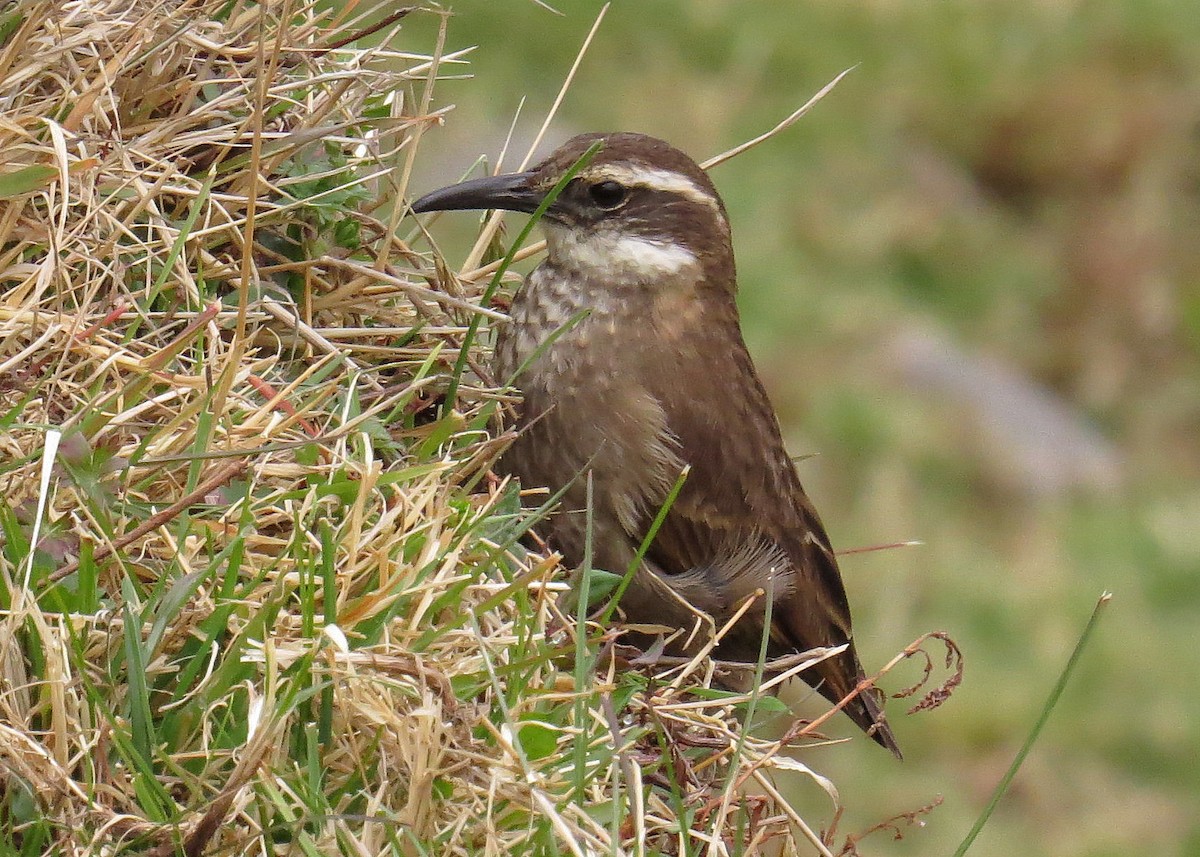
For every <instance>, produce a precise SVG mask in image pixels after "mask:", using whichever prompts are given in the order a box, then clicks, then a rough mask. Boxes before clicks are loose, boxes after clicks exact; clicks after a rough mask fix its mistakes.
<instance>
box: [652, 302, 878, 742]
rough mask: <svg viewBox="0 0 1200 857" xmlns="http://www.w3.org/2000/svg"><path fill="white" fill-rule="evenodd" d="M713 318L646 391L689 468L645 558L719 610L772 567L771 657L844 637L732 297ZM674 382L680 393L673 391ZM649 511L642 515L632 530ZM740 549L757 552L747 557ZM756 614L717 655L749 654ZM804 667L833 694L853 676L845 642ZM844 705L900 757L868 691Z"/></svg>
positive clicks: (838, 597)
mask: <svg viewBox="0 0 1200 857" xmlns="http://www.w3.org/2000/svg"><path fill="white" fill-rule="evenodd" d="M713 316H714V313H712V312H711V311H710V313H709V314H708V317H707V318H706V322H707V325H706V329H705V330H704V331H693V333H694V334H695V336H694V337H692V338H690V339H688V340H687V341H686V346H685V347H684V348H682V349H678V350H677V352H676V358H675V359H676V361H677V363H676V364H675V365H674V366H671V367H664V369H666V370H668V371H663V372H661V373H658V375H657V378H658V380H657V382H656V383H657V384H658V385H659V388H658V389H656V390H654V391H653V393H654V395H656V397H657V398H658V400H659V401H660V403H661V404H662V407H663V409H664V411H665V412H666V416H667V425H668V427H669V429H670V431H671V432H672V433H673V434H674V435H675V438H676V440H677V441H678V443H679V448H680V457H681V458H682V459H683V460H684V461H685V462H687V463H688V464H689V465H691V472H690V473H689V476H688V479H687V481H686V482H685V483H684V486H683V488H682V489H681V491H680V494H679V496H678V498H677V499H676V501H675V503H674V504H673V505H672V506H671V508H670V510H669V511H668V513H667V516H666V518H665V519H664V521H663V524H662V526H661V528H660V529H659V531H658V533H657V535H656V536H655V539H654V541H653V543H652V544H651V546H650V548H649V551H648V553H647V558H648V559H649V560H650V561H651V563H652V564H653V565H654V566H656V567H657V568H658V569H659V570H660V571H661V572H662V573H663V575H664V576H666V577H667V578H668V579H670V576H671V575H675V576H677V579H679V580H687V581H688V583H689V584H690V585H705V582H704V581H705V578H706V577H707V579H708V584H707V585H708V586H709V587H719V588H720V589H721V590H722V591H723V592H725V593H726V595H727V597H726V598H725V599H724V601H725V603H724V606H725V607H726V608H727V609H728V610H730V611H732V610H733V609H734V608H735V607H736V606H737V604H738V603H739V602H740V600H741V598H742V597H744V596H745V595H747V594H749V593H750V592H752V591H753V590H754V589H756V588H759V587H762V588H763V589H764V590H766V589H767V586H768V585H769V582H770V578H771V576H772V573H774V575H775V579H774V581H773V583H771V584H770V585H773V587H774V592H775V600H774V604H773V607H772V629H771V642H770V644H769V653H770V655H771V656H772V657H776V656H780V655H784V654H788V653H791V652H795V651H804V650H806V649H810V648H813V647H817V646H835V645H840V644H842V643H846V642H850V640H851V628H850V608H849V604H848V602H847V599H846V591H845V588H844V586H843V584H842V579H841V574H840V572H839V571H838V567H837V561H836V559H835V558H834V555H833V552H832V550H831V548H830V546H829V540H828V537H827V536H826V534H825V529H824V527H823V526H822V524H821V520H820V518H819V517H818V516H817V513H816V510H815V509H814V508H813V506H812V503H811V502H810V501H809V499H808V497H807V496H806V495H805V494H804V491H803V488H802V487H801V485H800V480H799V477H798V476H797V475H796V470H795V466H794V465H793V463H792V461H791V459H790V458H789V457H788V455H787V452H786V450H785V448H784V445H783V440H782V437H781V435H780V431H779V423H778V420H777V418H776V416H775V412H774V409H773V408H772V407H771V404H770V401H769V400H768V398H767V395H766V391H765V390H764V389H763V387H762V384H761V382H760V381H759V380H758V376H757V373H756V372H755V371H754V367H753V364H752V363H751V360H750V355H749V353H748V352H747V350H746V347H745V345H744V343H743V341H742V338H741V333H740V329H739V327H738V322H737V315H736V309H734V308H733V307H732V299H730V301H729V308H728V309H727V310H726V317H725V319H724V320H723V321H724V325H721V324H718V323H716V322H718V319H716V318H714V317H713ZM681 390H686V391H687V394H686V395H680V393H681ZM654 511H655V510H650V512H649V513H648V515H649V517H647V519H646V520H645V521H643V522H642V526H643V532H644V531H645V528H648V527H649V525H650V523H651V522H652V520H653V517H652V516H653V513H654ZM747 557H750V558H752V559H753V558H754V557H758V558H759V561H757V562H755V561H750V562H747V561H746V559H747ZM781 565H782V566H786V568H780V566H781ZM698 572H703V573H702V574H698ZM684 594H686V592H685V593H684ZM755 616H757V620H755V618H754V617H755ZM717 618H718V620H720V619H722V618H724V617H721V616H718V617H717ZM762 620H763V614H762V612H761V611H756V613H754V614H750V615H748V616H747V617H746V618H745V619H743V620H742V622H741V623H739V633H735V634H732V635H730V636H729V637H728V638H726V641H725V642H724V643H723V644H722V647H721V649H720V650H719V653H720V654H721V655H722V656H724V657H727V658H730V659H733V660H748V661H752V660H756V659H757V657H758V653H759V649H760V641H761V634H762ZM813 672H814V673H816V674H815V675H812V676H809V677H808V680H809V682H810V683H812V684H814V685H815V686H816V687H817V689H818V690H819V691H820V692H821V693H822V694H823V695H824V696H825V697H826V698H828V699H829V700H831V701H833V702H837V701H840V700H841V699H842V698H843V697H845V696H846V695H848V694H849V693H850V692H851V691H852V690H853V689H854V686H855V685H856V683H857V682H858V681H859V680H860V679H861V678H862V675H863V670H862V667H861V665H860V664H859V661H858V656H857V654H856V653H855V651H854V647H853V645H851V646H850V648H848V649H847V650H846V651H845V652H843V653H842V654H841V655H840V656H838V657H835V658H831V659H829V660H826V661H824V662H822V663H821V664H819V665H817V667H815V668H814V670H813ZM845 710H846V713H847V714H848V715H849V716H850V717H851V719H853V720H854V721H855V723H857V724H858V725H859V726H860V727H861V728H862V729H864V730H868V731H870V730H872V729H874V732H873V737H874V738H875V740H876V741H878V742H879V743H880V744H882V745H883V746H885V747H887V748H888V749H890V750H892V752H893V753H895V754H897V755H899V749H898V748H897V746H896V744H895V741H894V739H893V737H892V735H891V732H890V730H889V729H888V727H887V725H886V723H884V722H883V720H882V714H881V710H880V707H879V705H878V702H877V700H876V699H875V698H874V697H873V696H872V695H871V694H870V692H868V693H864V694H862V695H860V696H859V697H858V698H856V699H855V700H853V701H852V702H851V703H850V704H848V705H847V706H846V709H845Z"/></svg>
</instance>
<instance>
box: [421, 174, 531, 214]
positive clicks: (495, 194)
mask: <svg viewBox="0 0 1200 857" xmlns="http://www.w3.org/2000/svg"><path fill="white" fill-rule="evenodd" d="M532 177H533V174H532V173H509V174H507V175H500V176H487V177H485V178H481V179H471V180H470V181H465V182H461V183H459V184H454V185H450V186H449V187H444V188H441V189H440V190H435V191H432V192H430V193H427V194H425V195H424V196H423V197H421V198H420V199H418V200H417V201H416V202H414V203H413V206H412V210H413V211H414V212H415V213H417V214H423V213H425V212H427V211H464V210H470V209H481V208H500V209H504V210H505V211H523V212H525V213H526V214H533V212H534V211H536V210H537V207H538V206H539V205H541V202H542V199H543V198H544V197H545V194H544V193H542V192H541V191H538V190H534V189H532V188H531V187H530V179H531V178H532Z"/></svg>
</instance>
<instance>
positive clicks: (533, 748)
mask: <svg viewBox="0 0 1200 857" xmlns="http://www.w3.org/2000/svg"><path fill="white" fill-rule="evenodd" d="M558 735H559V733H558V730H557V729H551V728H550V727H549V726H547V725H546V724H545V723H538V722H530V723H522V724H521V728H520V729H518V730H517V740H518V741H520V743H521V749H522V750H524V751H525V756H526V757H527V758H528V759H529V760H530V761H537V760H538V759H544V758H546V757H547V756H549V755H550V754H551V753H553V752H554V750H555V748H557V747H558Z"/></svg>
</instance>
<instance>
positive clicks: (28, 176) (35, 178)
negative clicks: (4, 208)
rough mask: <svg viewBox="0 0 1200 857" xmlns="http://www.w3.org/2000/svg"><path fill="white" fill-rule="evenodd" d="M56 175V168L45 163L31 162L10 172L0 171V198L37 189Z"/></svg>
mask: <svg viewBox="0 0 1200 857" xmlns="http://www.w3.org/2000/svg"><path fill="white" fill-rule="evenodd" d="M57 175H58V168H57V167H50V166H47V165H46V164H33V165H32V166H28V167H22V168H21V169H19V170H13V171H12V172H11V173H0V199H8V198H10V197H14V196H20V195H21V194H23V193H30V192H32V191H35V190H38V189H39V188H41V187H43V186H44V185H47V184H49V183H50V180H51V179H53V178H54V177H55V176H57Z"/></svg>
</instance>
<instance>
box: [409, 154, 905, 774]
mask: <svg viewBox="0 0 1200 857" xmlns="http://www.w3.org/2000/svg"><path fill="white" fill-rule="evenodd" d="M572 171H574V174H573V175H572V174H571V173H572ZM556 189H557V190H558V193H557V195H556V196H553V198H552V199H551V201H550V202H549V203H548V204H545V205H544V203H545V202H546V200H547V198H548V197H550V196H551V195H552V191H554V190H556ZM539 208H543V209H544V211H543V214H542V217H541V219H540V221H539V223H538V225H539V226H540V227H541V228H542V229H543V231H544V233H545V237H546V255H545V258H544V260H543V261H542V262H541V263H540V264H539V265H538V266H537V267H536V268H535V269H534V270H533V271H532V272H531V273H530V274H529V275H528V276H527V277H526V279H525V281H524V283H523V284H522V286H521V287H520V288H519V290H518V291H517V293H516V295H515V296H514V297H513V300H512V304H511V307H510V309H509V321H508V323H507V324H504V325H503V326H501V327H500V329H499V331H498V332H497V336H496V342H495V350H494V359H493V364H492V365H493V369H494V371H495V373H496V376H497V378H498V379H503V380H507V379H512V381H513V383H514V385H515V387H516V389H517V390H518V392H519V393H520V396H521V404H520V408H519V417H518V424H517V426H516V428H517V432H516V437H515V440H514V441H513V443H512V444H511V446H510V447H508V448H507V450H506V451H505V452H504V453H503V454H502V455H501V457H500V459H499V462H498V465H497V470H498V471H499V472H501V473H502V474H507V475H511V476H515V477H517V478H518V479H519V481H520V484H521V485H522V486H523V487H527V488H528V487H539V488H548V489H549V490H550V491H551V492H561V499H560V505H559V510H558V511H557V513H556V514H553V515H552V516H550V517H549V518H548V519H547V521H546V522H545V524H544V525H539V534H540V535H542V536H543V537H544V538H545V539H546V541H547V542H548V543H549V544H550V546H551V547H553V548H555V549H556V550H558V551H559V552H560V553H561V554H562V555H563V559H564V561H565V562H567V563H568V564H570V565H574V566H579V565H581V564H582V563H583V562H584V561H585V553H586V549H587V548H589V547H590V549H591V556H590V559H591V564H592V567H594V568H601V569H605V570H608V571H611V572H614V573H617V574H624V573H625V572H626V570H627V569H630V568H632V569H634V571H633V574H632V577H631V579H630V583H629V585H628V589H627V590H626V591H625V592H624V594H623V595H622V597H621V599H620V602H619V607H620V609H621V611H622V612H623V613H624V615H625V619H626V621H627V622H628V623H630V624H632V625H634V626H638V625H641V626H645V625H650V626H666V627H667V628H671V629H677V630H679V631H680V633H678V634H677V635H676V636H677V637H678V638H679V640H682V641H684V642H683V643H680V642H679V640H677V641H676V642H675V643H674V645H675V646H676V647H679V646H680V645H687V643H686V641H687V640H688V639H689V637H690V638H692V639H694V637H695V635H694V634H689V629H693V628H695V627H696V622H697V616H702V617H704V616H706V617H710V619H711V623H712V624H711V625H709V626H708V627H709V628H710V629H720V628H723V627H724V626H725V625H726V624H727V623H728V622H729V621H730V620H731V619H732V617H733V616H734V615H735V614H736V612H737V611H738V610H739V609H742V608H744V606H745V602H746V601H747V600H748V599H752V600H751V604H750V608H749V609H748V610H746V611H745V612H744V613H743V615H742V616H741V618H740V619H738V621H737V622H736V623H735V624H733V625H732V627H731V628H730V629H729V631H728V633H726V634H725V635H724V636H723V637H722V638H721V639H720V640H719V643H718V644H717V645H716V646H715V648H714V652H713V654H714V656H715V657H717V658H720V659H722V660H725V661H733V662H744V663H754V662H757V661H758V659H759V657H760V652H761V650H762V644H763V637H764V634H765V635H766V636H767V656H768V658H769V659H774V658H778V657H784V656H786V655H790V654H796V653H800V652H804V651H808V650H810V649H813V648H817V647H834V646H840V645H843V644H845V645H846V648H845V649H844V650H843V651H842V652H841V653H840V654H838V655H835V656H833V657H830V658H828V659H826V660H823V661H821V662H819V663H817V664H816V665H814V666H812V667H810V668H809V669H807V670H805V671H804V672H803V673H802V674H801V678H803V679H804V680H805V681H806V682H807V683H808V684H809V685H811V686H813V687H815V688H816V690H817V691H818V692H820V693H821V694H822V695H823V696H825V697H826V698H827V699H828V700H830V701H831V702H834V703H837V702H840V701H841V700H842V699H844V698H845V697H848V696H850V694H852V693H853V692H854V690H855V689H856V687H858V686H859V684H860V682H862V681H864V675H865V674H864V671H863V667H862V664H861V663H860V661H859V658H858V654H857V652H856V650H855V646H854V640H853V637H852V635H851V621H850V607H849V603H848V601H847V597H846V590H845V587H844V585H843V582H842V578H841V573H840V571H839V569H838V563H837V559H836V556H835V554H834V551H833V549H832V547H831V545H830V542H829V538H828V536H827V535H826V532H825V528H824V526H823V525H822V523H821V519H820V518H819V517H818V515H817V511H816V509H815V508H814V506H813V504H812V502H811V501H810V500H809V498H808V496H807V495H806V494H805V492H804V489H803V487H802V486H801V483H800V478H799V476H798V474H797V471H796V466H795V463H794V461H793V459H792V458H791V457H790V456H789V454H788V452H787V450H786V448H785V447H784V443H783V438H782V434H781V431H780V427H779V421H778V418H777V416H776V414H775V411H774V409H773V407H772V406H771V403H770V400H769V399H768V397H767V393H766V390H765V389H764V387H763V384H762V382H761V380H760V379H759V376H758V373H757V371H756V369H755V367H754V364H753V362H752V360H751V357H750V353H749V351H748V350H747V348H746V344H745V341H744V339H743V335H742V330H741V322H740V318H739V314H738V308H737V303H736V294H737V276H736V270H735V265H734V254H733V245H732V238H731V232H730V226H729V217H728V214H727V212H726V209H725V204H724V202H723V201H722V199H721V196H720V195H719V194H718V192H717V189H716V187H715V186H714V185H713V183H712V181H711V180H710V179H709V177H708V175H707V174H706V173H705V171H704V170H703V169H702V168H701V167H700V166H699V165H698V164H697V163H696V162H695V161H694V160H693V159H692V158H691V157H689V156H688V155H687V154H685V153H684V152H682V151H681V150H679V149H677V148H675V147H674V146H672V145H671V144H669V143H667V142H665V141H663V140H660V139H657V138H654V137H650V136H646V135H643V134H637V133H631V132H601V133H587V134H580V135H578V136H576V137H573V138H571V139H570V140H568V141H567V142H566V143H564V144H562V145H561V146H560V147H559V148H558V149H556V150H555V151H554V152H553V153H551V154H550V155H549V156H548V157H547V158H546V159H545V160H543V161H541V162H540V163H539V164H538V165H536V166H534V167H533V168H532V169H529V170H528V171H524V172H517V173H508V174H498V175H491V176H486V177H483V178H477V179H472V180H467V181H464V182H460V183H458V184H455V185H451V186H449V187H444V188H441V189H439V190H435V191H432V192H431V193H428V194H426V195H424V196H422V197H421V198H419V199H418V200H416V202H414V203H413V204H412V210H413V212H414V213H417V214H421V213H425V212H432V211H452V210H472V209H477V210H489V209H502V210H508V211H517V212H525V213H534V212H536V211H537V210H538V209H539ZM681 479H682V481H681ZM672 492H675V496H674V499H673V502H671V503H670V504H669V505H666V506H665V508H666V512H665V515H660V510H662V509H663V508H664V505H665V503H666V501H667V500H668V498H669V496H670V495H671V494H672ZM589 503H590V512H591V514H590V521H589V516H588V515H587V514H586V511H587V509H588V506H589ZM659 517H661V523H660V525H659V527H658V530H657V532H655V533H654V536H653V539H652V540H651V541H650V542H649V546H648V547H647V548H646V549H645V552H644V555H643V556H642V558H641V559H640V561H639V560H638V551H639V549H640V548H641V547H642V546H643V543H644V542H645V541H646V537H647V535H648V533H649V532H650V530H651V527H652V526H653V524H654V522H655V520H656V518H659ZM589 542H590V544H589ZM635 563H636V565H635ZM768 597H769V598H770V599H771V604H770V611H769V616H770V627H769V628H764V626H765V625H766V624H767V621H766V619H767V615H768V611H767V605H766V600H767V598H768ZM843 711H844V712H845V713H846V714H847V715H849V717H850V719H851V720H852V721H853V722H854V723H855V724H856V725H857V726H858V727H859V728H861V729H862V730H863V731H865V732H866V733H867V734H868V735H870V736H871V737H872V738H873V739H874V740H875V741H876V742H877V743H878V744H880V745H881V746H883V747H885V748H887V749H888V750H890V751H891V752H892V753H893V754H894V755H895V756H896V757H897V758H902V755H901V752H900V748H899V746H898V744H897V743H896V738H895V736H894V734H893V732H892V729H891V727H890V725H889V724H888V722H887V720H886V719H885V716H884V712H883V705H882V694H880V693H879V691H877V690H876V689H875V688H874V687H866V688H865V689H863V690H861V691H860V692H859V693H858V694H857V696H854V697H853V698H852V699H850V700H849V702H847V704H846V705H845V707H844V708H843Z"/></svg>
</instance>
